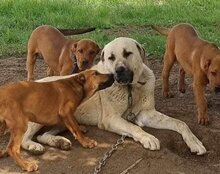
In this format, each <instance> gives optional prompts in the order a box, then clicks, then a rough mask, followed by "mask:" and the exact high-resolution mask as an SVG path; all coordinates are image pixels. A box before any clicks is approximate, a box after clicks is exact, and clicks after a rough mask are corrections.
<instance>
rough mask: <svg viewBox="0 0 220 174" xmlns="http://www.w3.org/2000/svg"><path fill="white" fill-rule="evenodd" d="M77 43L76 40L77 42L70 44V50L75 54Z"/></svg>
mask: <svg viewBox="0 0 220 174" xmlns="http://www.w3.org/2000/svg"><path fill="white" fill-rule="evenodd" d="M77 44H78V41H77V42H74V43H73V44H72V47H71V50H72V52H73V53H74V54H76V50H77Z"/></svg>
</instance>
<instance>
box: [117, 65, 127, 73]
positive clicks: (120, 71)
mask: <svg viewBox="0 0 220 174" xmlns="http://www.w3.org/2000/svg"><path fill="white" fill-rule="evenodd" d="M124 71H125V67H123V66H120V67H118V68H117V69H116V73H123V72H124Z"/></svg>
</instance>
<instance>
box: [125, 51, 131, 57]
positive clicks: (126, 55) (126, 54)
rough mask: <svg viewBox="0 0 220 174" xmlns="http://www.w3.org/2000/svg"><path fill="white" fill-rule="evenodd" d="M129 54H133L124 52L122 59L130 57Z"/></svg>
mask: <svg viewBox="0 0 220 174" xmlns="http://www.w3.org/2000/svg"><path fill="white" fill-rule="evenodd" d="M131 54H133V53H132V52H125V54H124V57H125V58H128V56H130V55H131Z"/></svg>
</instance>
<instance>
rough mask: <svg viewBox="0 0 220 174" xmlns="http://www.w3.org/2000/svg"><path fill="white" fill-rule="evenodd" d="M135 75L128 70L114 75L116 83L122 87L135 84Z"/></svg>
mask: <svg viewBox="0 0 220 174" xmlns="http://www.w3.org/2000/svg"><path fill="white" fill-rule="evenodd" d="M133 76H134V73H133V72H132V71H130V70H128V69H125V70H123V71H117V70H116V72H115V74H114V78H115V81H116V82H117V83H119V84H121V85H128V84H130V83H132V82H133Z"/></svg>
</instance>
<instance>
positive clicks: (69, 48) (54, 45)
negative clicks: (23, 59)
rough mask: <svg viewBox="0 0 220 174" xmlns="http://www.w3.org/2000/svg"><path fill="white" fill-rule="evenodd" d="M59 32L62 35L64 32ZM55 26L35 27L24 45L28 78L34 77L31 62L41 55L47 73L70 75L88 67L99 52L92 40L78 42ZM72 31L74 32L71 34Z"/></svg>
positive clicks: (50, 74) (32, 63)
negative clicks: (66, 36) (26, 44)
mask: <svg viewBox="0 0 220 174" xmlns="http://www.w3.org/2000/svg"><path fill="white" fill-rule="evenodd" d="M60 31H61V32H63V33H65V34H69V33H67V31H65V30H64V31H62V30H60ZM60 31H59V30H58V29H56V28H54V27H52V26H48V25H43V26H40V27H38V28H36V29H35V30H34V31H33V32H32V34H31V36H30V38H29V41H28V46H27V63H26V66H27V71H28V77H27V80H28V81H30V80H33V79H34V76H33V72H34V65H35V62H36V58H37V55H38V54H40V55H42V57H43V58H44V60H45V62H46V63H47V65H48V71H47V75H48V76H52V75H54V73H56V74H58V75H69V74H72V73H76V72H80V71H83V70H85V69H88V68H90V67H91V66H92V65H93V62H94V59H95V57H96V55H97V54H98V52H99V51H100V48H99V46H98V45H97V44H96V43H95V42H94V41H92V40H88V39H82V40H79V41H76V40H71V39H66V38H65V37H64V35H63V34H62V33H61V32H60ZM72 34H73V33H72Z"/></svg>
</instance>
